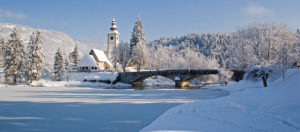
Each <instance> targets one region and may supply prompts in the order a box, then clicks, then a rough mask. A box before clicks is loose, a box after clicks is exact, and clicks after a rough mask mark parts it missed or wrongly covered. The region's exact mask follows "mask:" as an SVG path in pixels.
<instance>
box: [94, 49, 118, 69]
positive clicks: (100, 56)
mask: <svg viewBox="0 0 300 132" xmlns="http://www.w3.org/2000/svg"><path fill="white" fill-rule="evenodd" d="M92 51H94V53H95V55H96V57H97V60H99V61H102V62H106V63H107V64H108V65H110V66H111V67H112V66H113V65H112V64H111V63H110V61H109V60H108V59H107V57H106V55H105V54H104V52H103V51H102V50H98V49H92Z"/></svg>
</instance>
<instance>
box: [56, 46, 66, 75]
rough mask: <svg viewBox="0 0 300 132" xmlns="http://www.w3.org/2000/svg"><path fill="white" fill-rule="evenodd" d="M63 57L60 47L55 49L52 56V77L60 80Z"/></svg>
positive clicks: (62, 70) (62, 71) (62, 69)
mask: <svg viewBox="0 0 300 132" xmlns="http://www.w3.org/2000/svg"><path fill="white" fill-rule="evenodd" d="M64 63H65V62H64V58H63V54H62V52H61V50H60V48H58V49H57V51H56V53H55V57H54V77H55V79H56V80H57V81H61V80H62V78H63V75H64V70H65V69H64Z"/></svg>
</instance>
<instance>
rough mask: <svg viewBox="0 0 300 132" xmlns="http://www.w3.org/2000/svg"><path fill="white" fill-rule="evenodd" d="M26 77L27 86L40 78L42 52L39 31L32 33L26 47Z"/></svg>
mask: <svg viewBox="0 0 300 132" xmlns="http://www.w3.org/2000/svg"><path fill="white" fill-rule="evenodd" d="M27 52H28V54H27V61H26V75H27V80H28V82H29V84H31V83H32V81H34V80H39V79H40V78H41V71H42V69H43V59H44V57H45V56H44V51H43V48H42V35H41V32H40V31H37V32H33V33H32V35H31V38H30V41H29V44H28V47H27Z"/></svg>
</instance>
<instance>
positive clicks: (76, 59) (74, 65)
mask: <svg viewBox="0 0 300 132" xmlns="http://www.w3.org/2000/svg"><path fill="white" fill-rule="evenodd" d="M79 57H80V56H79V51H78V47H77V44H76V46H75V48H74V51H73V52H71V54H70V59H71V60H70V61H71V63H72V64H71V66H72V70H73V71H76V70H77V64H78V63H79V61H80V59H79Z"/></svg>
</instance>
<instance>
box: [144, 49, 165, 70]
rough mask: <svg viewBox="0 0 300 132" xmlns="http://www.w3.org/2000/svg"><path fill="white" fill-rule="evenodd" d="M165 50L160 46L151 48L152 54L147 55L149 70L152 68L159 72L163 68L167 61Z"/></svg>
mask: <svg viewBox="0 0 300 132" xmlns="http://www.w3.org/2000/svg"><path fill="white" fill-rule="evenodd" d="M165 49H166V48H164V47H163V46H162V45H155V46H153V47H152V48H151V53H152V54H149V55H150V57H149V62H148V65H149V68H150V69H152V68H154V69H155V70H156V71H159V70H160V69H162V68H163V67H164V66H163V65H164V64H165V61H166V60H167V58H166V57H167V51H166V50H165Z"/></svg>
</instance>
